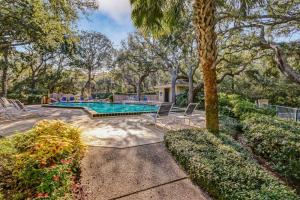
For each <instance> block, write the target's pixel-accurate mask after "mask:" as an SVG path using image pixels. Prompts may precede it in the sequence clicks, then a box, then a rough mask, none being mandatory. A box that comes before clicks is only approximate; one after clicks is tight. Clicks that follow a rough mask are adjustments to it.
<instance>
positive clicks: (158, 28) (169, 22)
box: [130, 0, 185, 35]
mask: <svg viewBox="0 0 300 200" xmlns="http://www.w3.org/2000/svg"><path fill="white" fill-rule="evenodd" d="M184 2H185V1H184V0H130V3H131V6H132V13H131V15H132V20H133V23H134V25H135V26H136V27H138V28H139V29H140V30H141V31H142V32H143V33H149V32H151V33H152V34H154V35H161V34H164V33H167V32H169V31H170V30H172V28H173V27H175V26H176V22H177V21H178V19H179V18H180V16H181V13H182V12H183V8H184Z"/></svg>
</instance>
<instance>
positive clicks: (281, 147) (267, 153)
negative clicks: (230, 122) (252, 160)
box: [242, 114, 300, 183]
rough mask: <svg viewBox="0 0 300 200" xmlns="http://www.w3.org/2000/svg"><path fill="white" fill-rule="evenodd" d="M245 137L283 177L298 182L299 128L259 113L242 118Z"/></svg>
mask: <svg viewBox="0 0 300 200" xmlns="http://www.w3.org/2000/svg"><path fill="white" fill-rule="evenodd" d="M242 118H243V120H242V125H243V129H244V133H243V134H244V135H245V137H246V139H247V142H248V144H249V146H251V147H252V149H253V151H254V152H255V153H256V154H258V155H260V156H262V157H263V158H264V159H266V160H267V161H268V162H269V163H270V164H271V165H272V168H273V169H274V170H275V171H277V172H279V173H280V174H281V175H282V176H284V177H285V178H287V179H289V180H291V181H293V182H296V183H297V182H298V183H299V182H300V125H299V124H295V123H293V122H289V121H284V120H282V119H279V118H277V117H270V116H266V115H261V114H247V115H244V116H243V117H242Z"/></svg>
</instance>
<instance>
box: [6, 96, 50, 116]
mask: <svg viewBox="0 0 300 200" xmlns="http://www.w3.org/2000/svg"><path fill="white" fill-rule="evenodd" d="M11 102H12V103H13V104H14V105H15V107H16V109H17V110H18V111H20V112H19V114H24V113H25V114H27V116H30V115H32V116H33V117H43V116H44V115H43V114H41V113H40V112H39V111H38V110H31V109H30V110H29V109H27V108H26V107H25V106H24V104H23V103H22V102H21V101H19V100H17V99H16V100H13V99H12V100H11Z"/></svg>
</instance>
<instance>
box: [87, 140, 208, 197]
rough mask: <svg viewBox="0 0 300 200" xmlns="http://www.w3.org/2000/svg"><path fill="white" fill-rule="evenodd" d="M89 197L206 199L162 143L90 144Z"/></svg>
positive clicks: (88, 168)
mask: <svg viewBox="0 0 300 200" xmlns="http://www.w3.org/2000/svg"><path fill="white" fill-rule="evenodd" d="M81 184H82V186H83V195H84V197H85V199H86V200H102V199H122V200H125V199H126V200H139V199H140V200H148V199H151V200H205V199H209V198H208V197H207V196H206V195H205V194H204V192H203V191H201V189H200V188H198V187H196V186H194V185H193V184H192V183H191V181H190V180H189V179H188V177H187V175H186V174H185V173H184V172H183V171H182V170H181V169H180V168H179V166H178V165H177V164H176V162H175V161H174V160H173V158H172V157H171V156H170V155H169V153H168V152H167V150H166V148H165V147H164V145H163V143H156V144H148V145H141V146H136V147H127V148H105V147H89V148H88V151H87V153H86V155H85V157H84V158H83V160H82V174H81Z"/></svg>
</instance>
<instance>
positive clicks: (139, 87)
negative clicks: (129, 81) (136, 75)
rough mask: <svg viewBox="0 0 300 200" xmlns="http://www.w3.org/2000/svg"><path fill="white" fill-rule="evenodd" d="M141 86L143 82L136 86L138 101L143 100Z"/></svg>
mask: <svg viewBox="0 0 300 200" xmlns="http://www.w3.org/2000/svg"><path fill="white" fill-rule="evenodd" d="M141 84H142V82H141V81H140V80H139V81H138V83H137V84H136V95H137V100H138V101H140V100H141V94H142V91H141Z"/></svg>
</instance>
